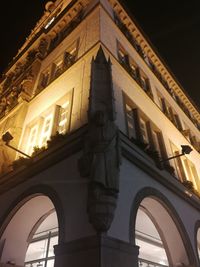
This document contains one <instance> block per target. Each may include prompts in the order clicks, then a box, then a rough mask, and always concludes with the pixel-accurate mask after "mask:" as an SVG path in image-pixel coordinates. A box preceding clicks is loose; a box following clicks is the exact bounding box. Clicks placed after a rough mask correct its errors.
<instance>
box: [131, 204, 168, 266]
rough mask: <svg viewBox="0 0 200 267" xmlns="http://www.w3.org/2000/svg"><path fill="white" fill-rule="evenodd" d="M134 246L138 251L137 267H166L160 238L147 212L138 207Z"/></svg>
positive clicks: (166, 260)
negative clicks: (137, 247)
mask: <svg viewBox="0 0 200 267" xmlns="http://www.w3.org/2000/svg"><path fill="white" fill-rule="evenodd" d="M135 232H136V233H135V236H136V245H137V246H139V247H140V250H139V266H141V267H146V266H148V265H149V266H150V265H151V266H154V265H155V266H159V265H160V266H162V265H164V266H168V259H167V255H166V252H165V248H164V245H163V242H162V240H161V237H160V235H159V233H158V231H157V229H156V226H155V225H154V223H153V221H152V220H151V217H149V216H148V212H146V209H144V208H143V207H142V206H140V208H139V210H138V213H137V217H136V230H135Z"/></svg>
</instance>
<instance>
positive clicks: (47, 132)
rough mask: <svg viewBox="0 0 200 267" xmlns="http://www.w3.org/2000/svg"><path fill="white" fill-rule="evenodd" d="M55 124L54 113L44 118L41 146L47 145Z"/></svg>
mask: <svg viewBox="0 0 200 267" xmlns="http://www.w3.org/2000/svg"><path fill="white" fill-rule="evenodd" d="M52 126H53V114H50V115H48V116H47V117H45V119H44V124H43V128H42V133H41V140H40V146H41V147H42V146H46V143H47V140H49V139H50V136H51V131H52Z"/></svg>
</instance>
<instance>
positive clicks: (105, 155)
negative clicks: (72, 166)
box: [80, 110, 121, 194]
mask: <svg viewBox="0 0 200 267" xmlns="http://www.w3.org/2000/svg"><path fill="white" fill-rule="evenodd" d="M84 158H85V160H86V161H87V162H85V163H86V166H82V169H81V166H80V170H81V172H82V176H90V177H91V181H92V183H96V184H98V185H99V186H101V187H103V188H104V189H106V190H108V191H109V192H110V193H113V194H115V193H118V191H119V177H118V176H119V166H120V162H121V159H120V146H119V133H118V128H117V126H116V125H115V124H114V122H113V121H110V120H109V119H108V117H107V115H106V113H105V112H104V111H101V110H99V111H96V113H95V114H94V116H93V119H92V122H91V124H90V127H89V131H88V134H87V135H86V137H85V148H84ZM83 161H84V160H83ZM87 164H88V166H87ZM83 165H84V163H83Z"/></svg>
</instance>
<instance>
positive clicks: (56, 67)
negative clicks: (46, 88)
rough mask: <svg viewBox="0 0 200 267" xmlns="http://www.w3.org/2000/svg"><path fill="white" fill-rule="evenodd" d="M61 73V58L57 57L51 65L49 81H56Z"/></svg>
mask: <svg viewBox="0 0 200 267" xmlns="http://www.w3.org/2000/svg"><path fill="white" fill-rule="evenodd" d="M62 73H63V57H59V58H58V59H57V60H56V61H55V62H54V63H53V65H52V74H51V80H53V79H56V78H57V77H59V76H60V75H61V74H62Z"/></svg>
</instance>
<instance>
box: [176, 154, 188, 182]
mask: <svg viewBox="0 0 200 267" xmlns="http://www.w3.org/2000/svg"><path fill="white" fill-rule="evenodd" d="M174 154H175V156H177V155H179V152H178V151H175V153H174ZM175 162H176V168H177V172H178V175H179V178H180V180H181V181H182V182H183V181H186V180H187V178H186V175H185V171H184V168H183V164H182V161H181V159H180V157H177V158H176V159H175Z"/></svg>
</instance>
